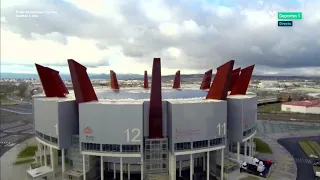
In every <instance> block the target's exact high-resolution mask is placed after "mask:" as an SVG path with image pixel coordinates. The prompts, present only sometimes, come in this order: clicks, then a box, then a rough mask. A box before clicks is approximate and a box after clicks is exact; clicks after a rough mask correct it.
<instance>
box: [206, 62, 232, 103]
mask: <svg viewBox="0 0 320 180" xmlns="http://www.w3.org/2000/svg"><path fill="white" fill-rule="evenodd" d="M233 65H234V60H230V61H229V62H227V63H225V64H224V65H222V66H220V67H218V68H217V73H216V75H215V76H214V79H213V82H212V85H211V87H210V90H209V92H208V94H207V97H206V99H217V100H226V99H227V95H228V90H229V86H230V81H231V76H232V69H233Z"/></svg>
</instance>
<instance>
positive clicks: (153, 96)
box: [149, 58, 163, 138]
mask: <svg viewBox="0 0 320 180" xmlns="http://www.w3.org/2000/svg"><path fill="white" fill-rule="evenodd" d="M162 137H163V135H162V95H161V60H160V58H154V59H153V67H152V80H151V92H150V108H149V138H162Z"/></svg>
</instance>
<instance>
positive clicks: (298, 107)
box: [281, 99, 320, 114]
mask: <svg viewBox="0 0 320 180" xmlns="http://www.w3.org/2000/svg"><path fill="white" fill-rule="evenodd" d="M281 110H282V111H288V112H299V113H310V114H320V99H314V100H306V101H293V102H286V103H283V104H282V105H281Z"/></svg>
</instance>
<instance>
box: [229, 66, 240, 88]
mask: <svg viewBox="0 0 320 180" xmlns="http://www.w3.org/2000/svg"><path fill="white" fill-rule="evenodd" d="M240 70H241V68H237V69H234V70H233V71H232V77H231V82H230V86H229V87H230V88H229V91H231V90H232V88H233V87H234V86H235V85H236V83H237V81H238V77H239V74H240Z"/></svg>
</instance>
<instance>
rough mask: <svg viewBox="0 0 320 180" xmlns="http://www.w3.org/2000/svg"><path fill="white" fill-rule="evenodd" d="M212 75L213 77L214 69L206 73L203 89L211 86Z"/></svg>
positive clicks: (201, 87)
mask: <svg viewBox="0 0 320 180" xmlns="http://www.w3.org/2000/svg"><path fill="white" fill-rule="evenodd" d="M211 77H212V69H210V70H208V71H207V72H205V73H204V76H203V80H202V83H201V86H200V89H201V90H206V89H209V88H210V84H211Z"/></svg>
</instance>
